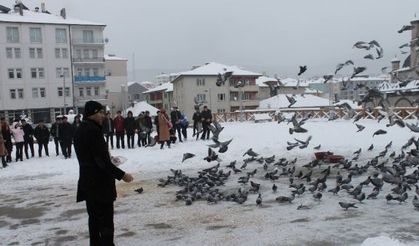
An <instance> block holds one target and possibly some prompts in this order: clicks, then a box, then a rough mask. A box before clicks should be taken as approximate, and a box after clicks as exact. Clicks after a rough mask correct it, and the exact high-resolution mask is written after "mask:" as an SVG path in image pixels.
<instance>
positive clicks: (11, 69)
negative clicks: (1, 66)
mask: <svg viewBox="0 0 419 246" xmlns="http://www.w3.org/2000/svg"><path fill="white" fill-rule="evenodd" d="M7 73H8V74H9V79H14V78H15V70H14V69H13V68H9V69H8V70H7Z"/></svg>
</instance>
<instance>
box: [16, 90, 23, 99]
mask: <svg viewBox="0 0 419 246" xmlns="http://www.w3.org/2000/svg"><path fill="white" fill-rule="evenodd" d="M17 97H18V98H19V99H23V89H17Z"/></svg>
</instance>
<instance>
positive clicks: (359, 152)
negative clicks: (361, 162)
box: [353, 148, 362, 155]
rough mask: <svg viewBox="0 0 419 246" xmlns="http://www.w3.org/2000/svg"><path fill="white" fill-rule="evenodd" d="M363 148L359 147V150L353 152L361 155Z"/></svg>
mask: <svg viewBox="0 0 419 246" xmlns="http://www.w3.org/2000/svg"><path fill="white" fill-rule="evenodd" d="M361 151H362V148H359V149H358V150H357V151H355V152H354V153H353V154H354V155H359V154H361Z"/></svg>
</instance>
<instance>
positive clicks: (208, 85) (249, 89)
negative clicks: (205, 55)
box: [171, 62, 261, 119]
mask: <svg viewBox="0 0 419 246" xmlns="http://www.w3.org/2000/svg"><path fill="white" fill-rule="evenodd" d="M225 72H232V76H231V77H230V78H229V79H228V80H227V81H225V83H224V84H223V85H221V86H217V85H216V82H217V77H218V74H224V73H225ZM259 76H261V74H259V73H254V72H250V71H245V70H242V69H240V68H238V67H236V66H227V65H223V64H219V63H215V62H211V63H207V64H205V65H203V66H200V67H196V68H195V69H192V70H190V71H186V72H182V73H179V76H178V77H176V79H174V80H173V81H171V83H173V91H174V94H173V104H174V105H176V106H178V107H179V109H180V110H181V111H182V112H184V113H185V114H186V116H187V117H188V118H189V119H190V118H191V117H192V114H193V112H194V108H195V107H194V106H195V102H196V101H198V102H203V103H205V105H207V106H208V107H209V108H210V109H211V110H212V112H213V113H216V112H218V113H223V112H233V111H236V110H239V109H240V105H242V107H243V109H256V108H257V107H258V106H259V100H258V92H259V88H258V86H257V85H256V79H257V78H258V77H259ZM238 83H240V84H243V85H244V86H243V87H235V85H237V84H238ZM239 95H241V99H242V100H240V96H239Z"/></svg>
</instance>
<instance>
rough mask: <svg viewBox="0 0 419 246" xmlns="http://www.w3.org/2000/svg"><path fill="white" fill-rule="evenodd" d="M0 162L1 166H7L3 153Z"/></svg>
mask: <svg viewBox="0 0 419 246" xmlns="http://www.w3.org/2000/svg"><path fill="white" fill-rule="evenodd" d="M1 164H3V167H7V161H6V156H5V155H3V156H2V157H1Z"/></svg>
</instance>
